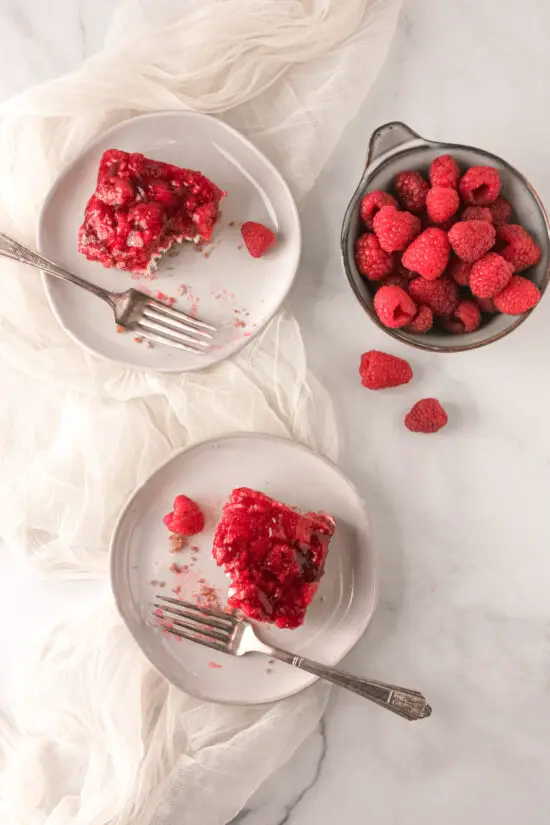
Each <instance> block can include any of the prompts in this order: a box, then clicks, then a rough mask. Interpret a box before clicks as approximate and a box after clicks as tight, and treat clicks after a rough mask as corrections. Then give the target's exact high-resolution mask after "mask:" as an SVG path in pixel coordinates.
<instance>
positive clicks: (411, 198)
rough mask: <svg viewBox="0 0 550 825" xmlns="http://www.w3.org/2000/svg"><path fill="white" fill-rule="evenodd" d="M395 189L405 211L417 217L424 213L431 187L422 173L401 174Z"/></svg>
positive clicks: (408, 172) (398, 176)
mask: <svg viewBox="0 0 550 825" xmlns="http://www.w3.org/2000/svg"><path fill="white" fill-rule="evenodd" d="M394 188H395V191H396V192H397V197H398V198H399V200H400V201H401V203H402V204H403V206H404V207H405V209H408V211H409V212H414V213H415V215H418V214H420V212H423V211H424V207H425V205H426V195H427V194H428V189H429V188H430V185H429V183H428V181H427V180H425V179H424V178H423V177H422V175H421V174H420V172H415V171H410V170H409V171H407V172H400V173H399V174H398V175H397V176H396V178H395V181H394Z"/></svg>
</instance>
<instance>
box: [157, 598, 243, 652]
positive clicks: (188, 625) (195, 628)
mask: <svg viewBox="0 0 550 825" xmlns="http://www.w3.org/2000/svg"><path fill="white" fill-rule="evenodd" d="M153 607H155V608H159V607H160V605H159V604H154V605H153ZM161 609H162V608H161ZM158 618H159V620H160V621H161V622H162V621H168V622H170V623H171V624H174V625H176V627H181V628H182V630H189V631H190V632H191V633H198V634H199V636H206V637H207V638H208V639H216V640H217V641H218V642H221V643H222V644H227V643H228V642H229V639H230V634H229V633H228V632H227V631H226V630H218V629H216V628H215V627H212V626H211V625H208V624H207V623H206V622H205V621H199V620H198V619H192V618H188V617H185V618H187V619H188V620H187V621H185V622H183V621H182V620H181V619H176V618H175V617H174V615H173V614H172V613H168V614H167V615H164V613H163V615H162V616H159V617H158Z"/></svg>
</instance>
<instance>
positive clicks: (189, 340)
mask: <svg viewBox="0 0 550 825" xmlns="http://www.w3.org/2000/svg"><path fill="white" fill-rule="evenodd" d="M135 328H136V329H144V330H147V331H148V332H155V333H156V334H157V335H160V336H161V337H163V338H172V339H173V340H174V341H176V342H177V343H178V344H193V345H195V346H197V347H208V346H209V344H208V341H197V339H196V338H194V337H193V336H192V335H188V334H187V333H186V332H177V331H176V330H175V329H170V328H169V327H167V326H165V325H164V323H159V322H158V321H151V320H150V319H149V318H144V317H141V318H140V319H139V321H138V323H137V324H136V327H135Z"/></svg>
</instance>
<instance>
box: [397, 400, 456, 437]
mask: <svg viewBox="0 0 550 825" xmlns="http://www.w3.org/2000/svg"><path fill="white" fill-rule="evenodd" d="M447 421H448V418H447V413H446V412H445V410H444V409H443V407H442V406H441V404H440V403H439V401H438V400H437V399H436V398H423V399H422V400H421V401H417V402H416V404H415V405H414V407H413V408H412V410H411V411H410V412H409V413H407V415H406V416H405V427H406V428H407V429H408V430H410V431H411V432H412V433H436V432H437V431H438V430H440V429H441V428H442V427H444V426H445V424H446V423H447Z"/></svg>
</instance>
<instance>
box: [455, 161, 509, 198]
mask: <svg viewBox="0 0 550 825" xmlns="http://www.w3.org/2000/svg"><path fill="white" fill-rule="evenodd" d="M501 185H502V184H501V182H500V175H499V173H498V172H497V170H496V169H494V168H493V167H492V166H471V167H470V169H468V171H467V172H465V173H464V174H463V175H462V177H461V178H460V181H459V184H458V191H459V192H460V194H461V196H462V198H463V199H464V200H465V201H466V203H469V204H471V205H472V206H488V205H489V204H490V203H493V202H494V201H496V199H497V198H498V196H499V194H500V187H501Z"/></svg>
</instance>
